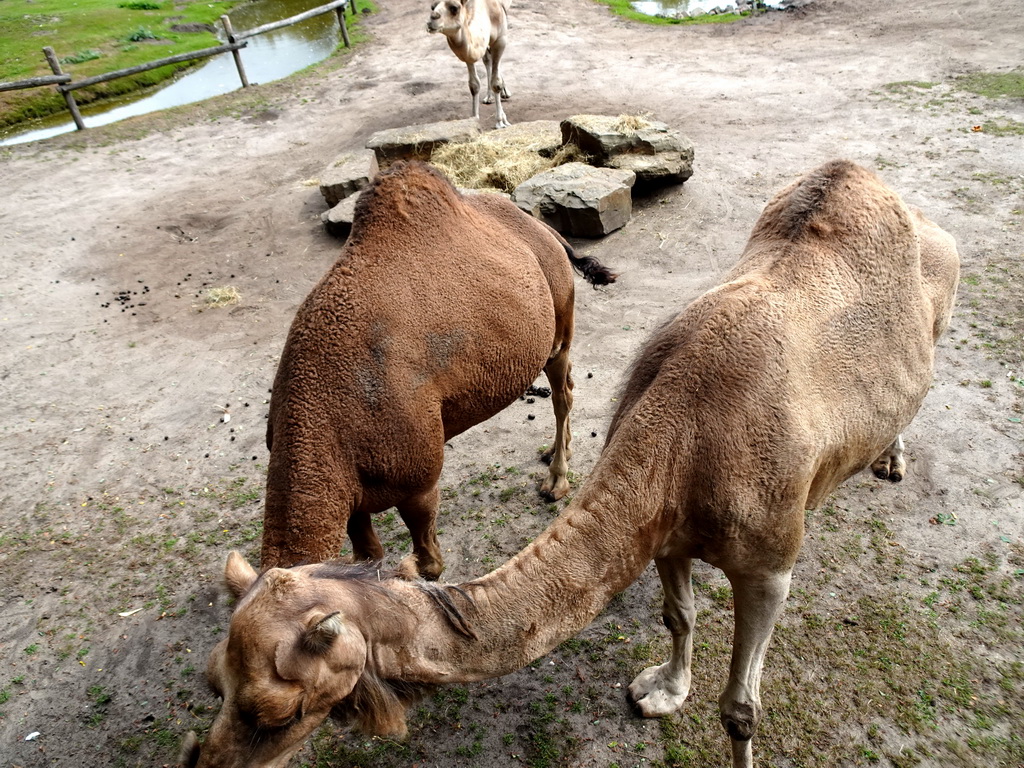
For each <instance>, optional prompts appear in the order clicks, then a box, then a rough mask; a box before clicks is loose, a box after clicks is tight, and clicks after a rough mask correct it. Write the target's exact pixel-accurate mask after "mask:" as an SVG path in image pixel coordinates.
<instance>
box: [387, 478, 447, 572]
mask: <svg viewBox="0 0 1024 768" xmlns="http://www.w3.org/2000/svg"><path fill="white" fill-rule="evenodd" d="M440 504H441V492H440V490H439V489H438V487H437V484H436V483H435V484H434V487H433V488H431V489H430V490H429V491H427V492H426V493H421V494H418V495H416V496H410V497H409V498H407V499H406V500H405V501H403V502H402V503H401V504H399V505H398V514H399V515H401V516H402V520H403V521H404V522H405V525H406V527H407V528H408V529H409V533H410V534H412V554H411V555H409V556H408V557H405V558H403V559H402V562H401V564H400V565H399V566H398V570H399V571H400V572H401V573H402V575H404V576H405V577H406V578H410V579H412V578H416V575H417V574H419V575H420V576H422V577H423V578H424V579H429V580H430V581H435V580H436V579H437V578H438V577H439V576H440V575H441V571H443V570H444V558H443V557H442V556H441V546H440V544H438V542H437V511H438V508H439V506H440Z"/></svg>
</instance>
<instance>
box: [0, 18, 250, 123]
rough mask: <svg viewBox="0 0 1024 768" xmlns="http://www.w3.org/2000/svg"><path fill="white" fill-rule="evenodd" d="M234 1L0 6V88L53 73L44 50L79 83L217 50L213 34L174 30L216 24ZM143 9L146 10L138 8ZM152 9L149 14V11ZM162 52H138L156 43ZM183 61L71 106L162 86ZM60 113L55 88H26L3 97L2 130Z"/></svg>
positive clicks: (91, 93) (88, 94)
mask: <svg viewBox="0 0 1024 768" xmlns="http://www.w3.org/2000/svg"><path fill="white" fill-rule="evenodd" d="M235 5H238V0H222V1H221V2H203V3H187V4H182V5H180V6H179V5H177V4H175V3H166V4H162V3H161V4H158V3H124V2H122V3H120V4H119V3H118V0H77V2H75V3H69V2H66V0H34V2H32V3H31V4H29V3H27V2H25V0H9V2H4V3H0V29H3V30H4V34H3V35H2V36H0V81H13V80H23V79H27V78H30V77H38V76H40V75H49V74H52V73H51V71H50V68H49V66H48V65H47V63H46V58H45V57H44V56H43V53H42V48H43V46H47V45H48V46H50V47H52V48H53V49H54V51H55V52H56V54H57V57H58V58H59V59H60V60H61V61H62V62H63V63H64V64H65V65H66V66H65V67H64V71H65V72H67V73H68V74H71V75H72V76H73V77H74V78H75V79H76V80H80V79H83V78H86V77H91V76H93V75H98V74H102V73H104V72H111V71H114V70H116V69H123V68H126V67H133V66H136V65H138V64H144V63H146V62H149V61H153V60H155V59H159V58H163V57H165V56H172V55H175V54H179V53H185V52H188V51H195V50H199V49H201V48H208V47H211V46H214V45H217V44H218V40H217V37H216V35H214V34H213V33H212V32H209V31H206V30H202V31H199V32H176V31H174V29H172V26H174V25H178V24H189V23H197V24H213V23H215V22H217V21H218V19H219V18H220V16H221V15H222V14H225V13H227V12H228V11H229V10H231V8H232V7H233V6H235ZM142 6H145V7H142ZM149 6H154V7H152V8H151V7H149ZM158 38H159V39H160V40H163V41H166V45H157V46H152V45H137V43H139V42H145V41H150V40H155V39H158ZM190 66H192V65H191V64H190V63H188V62H186V63H183V64H176V65H172V66H168V67H161V68H160V69H156V70H152V71H150V72H143V73H141V74H138V75H133V76H131V77H125V78H120V79H118V80H113V81H111V82H109V83H100V84H99V85H96V86H93V87H91V88H83V89H80V90H76V91H75V100H76V101H78V102H79V103H80V104H88V103H89V102H92V101H95V100H97V99H101V98H106V97H109V96H114V95H118V94H121V93H127V92H130V91H134V90H138V89H140V88H145V87H147V86H150V85H154V84H156V83H159V82H162V81H163V80H166V79H167V78H169V77H172V76H173V75H174V74H175V73H176V72H177V71H179V70H182V69H187V68H188V67H190ZM63 109H65V106H64V99H63V98H62V97H61V96H60V94H59V93H57V92H56V90H55V89H54V88H28V89H25V90H20V91H4V92H2V93H0V127H4V126H9V125H14V124H16V123H19V122H22V121H24V120H29V119H32V118H36V117H43V116H46V115H49V114H53V113H55V112H59V111H62V110H63Z"/></svg>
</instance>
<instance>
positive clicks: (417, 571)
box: [398, 555, 444, 581]
mask: <svg viewBox="0 0 1024 768" xmlns="http://www.w3.org/2000/svg"><path fill="white" fill-rule="evenodd" d="M443 570H444V562H443V561H430V562H429V563H427V564H426V565H423V566H421V565H420V564H419V559H418V558H417V557H416V555H406V556H405V557H403V558H402V561H401V562H400V563H399V564H398V575H399V576H400V577H402V578H403V579H405V580H406V581H415V580H416V579H418V578H423V579H426V580H427V581H437V580H438V579H439V578H440V577H441V572H442V571H443Z"/></svg>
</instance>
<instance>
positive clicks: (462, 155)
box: [430, 124, 586, 194]
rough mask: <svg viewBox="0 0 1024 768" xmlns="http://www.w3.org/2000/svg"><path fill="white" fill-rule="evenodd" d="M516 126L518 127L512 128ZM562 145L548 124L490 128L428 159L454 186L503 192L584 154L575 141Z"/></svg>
mask: <svg viewBox="0 0 1024 768" xmlns="http://www.w3.org/2000/svg"><path fill="white" fill-rule="evenodd" d="M513 129H518V130H513ZM560 144H561V138H560V136H558V137H556V138H553V137H552V130H551V127H550V126H542V125H541V126H537V127H531V125H530V124H522V125H519V126H513V128H506V129H504V130H501V131H491V132H489V133H485V134H483V135H481V136H480V137H479V138H476V139H474V140H473V141H468V142H463V143H460V144H454V143H453V144H445V145H443V146H441V147H438V148H437V149H436V150H434V153H433V155H431V158H430V162H431V164H433V165H434V166H436V167H437V168H438V169H439V170H440V171H441V172H442V173H444V174H445V175H446V176H447V177H448V178H449V179H451V181H452V183H453V184H455V186H457V187H464V188H466V189H482V190H488V191H497V192H505V193H508V194H510V193H511V192H512V190H514V189H515V188H516V187H518V186H519V185H520V184H522V183H523V182H524V181H526V180H527V179H529V178H530V177H532V176H536V175H537V174H538V173H541V172H543V171H546V170H548V169H550V168H554V167H556V166H559V165H562V164H563V163H568V162H572V161H574V160H576V161H580V162H585V161H586V157H585V156H584V155H583V153H582V152H580V150H579V148H578V147H577V146H576V145H575V144H566V145H564V146H559V145H560Z"/></svg>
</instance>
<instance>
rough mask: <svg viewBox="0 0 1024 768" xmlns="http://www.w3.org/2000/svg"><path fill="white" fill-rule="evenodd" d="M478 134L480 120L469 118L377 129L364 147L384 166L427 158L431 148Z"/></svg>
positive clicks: (474, 136) (461, 140) (430, 153)
mask: <svg viewBox="0 0 1024 768" xmlns="http://www.w3.org/2000/svg"><path fill="white" fill-rule="evenodd" d="M479 135H480V121H479V120H477V119H476V118H475V117H468V118H466V119H465V120H449V121H447V122H443V123H425V124H423V125H410V126H409V127H407V128H389V129H387V130H383V131H377V132H376V133H374V134H373V135H372V136H370V138H369V139H367V141H366V148H367V149H372V150H373V151H374V153H375V154H376V156H377V162H378V163H379V164H380V167H382V168H386V167H387V166H389V165H391V163H394V162H397V161H399V160H430V156H431V155H432V154H433V153H434V149H436V148H437V147H439V146H441V145H442V144H449V143H452V142H455V143H458V142H463V141H472V140H473V139H474V138H476V137H477V136H479Z"/></svg>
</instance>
